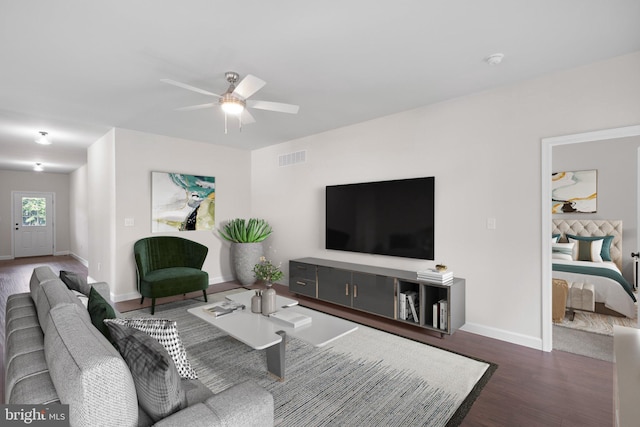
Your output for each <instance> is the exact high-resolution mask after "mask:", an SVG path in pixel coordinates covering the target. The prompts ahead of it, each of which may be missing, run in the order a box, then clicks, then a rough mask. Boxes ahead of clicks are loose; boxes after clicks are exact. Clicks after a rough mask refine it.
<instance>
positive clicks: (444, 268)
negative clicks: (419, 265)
mask: <svg viewBox="0 0 640 427" xmlns="http://www.w3.org/2000/svg"><path fill="white" fill-rule="evenodd" d="M436 270H438V272H440V273H444V272H445V271H447V266H446V265H444V264H436Z"/></svg>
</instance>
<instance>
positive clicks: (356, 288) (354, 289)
mask: <svg viewBox="0 0 640 427" xmlns="http://www.w3.org/2000/svg"><path fill="white" fill-rule="evenodd" d="M353 297H354V298H358V285H353Z"/></svg>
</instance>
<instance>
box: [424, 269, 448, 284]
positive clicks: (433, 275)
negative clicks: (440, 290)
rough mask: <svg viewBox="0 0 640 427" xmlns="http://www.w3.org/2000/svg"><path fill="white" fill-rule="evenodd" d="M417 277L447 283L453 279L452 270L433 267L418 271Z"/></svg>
mask: <svg viewBox="0 0 640 427" xmlns="http://www.w3.org/2000/svg"><path fill="white" fill-rule="evenodd" d="M418 279H420V280H428V281H430V282H437V283H447V282H450V281H452V280H453V271H440V270H437V269H435V268H429V269H427V270H421V271H418Z"/></svg>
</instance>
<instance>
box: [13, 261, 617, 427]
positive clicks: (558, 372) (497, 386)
mask: <svg viewBox="0 0 640 427" xmlns="http://www.w3.org/2000/svg"><path fill="white" fill-rule="evenodd" d="M44 264H46V265H49V266H51V268H52V269H53V270H54V271H55V272H56V273H58V272H59V271H60V270H72V271H77V272H82V273H85V274H86V268H85V267H84V266H83V265H82V264H80V263H79V262H77V261H75V260H74V259H73V258H71V257H66V256H61V257H41V258H30V259H18V260H12V261H0V312H1V313H0V314H1V315H2V317H0V323H2V327H1V328H0V334H2V337H3V339H2V340H1V341H0V346H2V348H1V349H0V350H1V351H0V357H2V355H3V354H4V310H5V304H6V298H7V296H8V295H10V294H12V293H16V292H26V291H28V288H29V277H30V275H31V271H32V269H33V267H35V266H37V265H44ZM238 286H239V285H238V284H236V283H234V282H229V283H224V284H220V285H215V286H212V289H211V290H210V291H211V292H214V291H215V292H217V291H221V290H226V289H231V288H235V287H238ZM276 287H277V291H278V293H279V294H282V295H285V296H288V290H287V288H286V287H285V286H278V285H276ZM190 296H191V295H187V297H190ZM193 296H197V293H196V294H194V295H193ZM177 298H178V299H182V298H183V297H182V296H181V297H177ZM299 300H300V303H301V304H302V305H306V306H308V307H310V308H316V309H321V310H323V311H326V312H328V313H331V314H334V315H337V316H341V317H345V318H348V319H350V320H353V321H356V322H360V323H364V324H367V325H370V326H373V327H376V328H379V329H382V330H386V331H389V332H392V333H396V334H398V335H402V336H405V337H407V338H411V339H414V340H417V341H420V342H424V343H426V344H430V345H434V346H437V347H441V348H444V349H447V350H451V351H454V352H456V353H460V354H463V355H466V356H469V357H474V358H477V359H482V360H486V361H489V362H493V363H495V364H497V365H498V369H497V370H496V371H495V373H494V374H493V376H492V377H491V379H490V380H489V382H488V383H487V385H486V386H485V388H484V389H483V390H482V393H481V394H480V396H479V397H478V399H477V400H476V401H475V403H474V404H473V407H472V408H471V410H470V411H469V414H468V415H467V416H466V418H465V419H464V421H463V423H462V425H463V426H492V427H493V426H509V427H511V426H545V427H553V426H558V427H560V426H562V427H567V426H576V427H577V426H580V427H589V426H593V427H606V426H611V425H613V398H612V395H613V365H612V364H611V363H609V362H604V361H601V360H597V359H591V358H588V357H584V356H579V355H574V354H571V353H565V352H562V351H553V352H551V353H545V352H542V351H538V350H533V349H530V348H527V347H522V346H518V345H514V344H509V343H506V342H503V341H498V340H493V339H490V338H485V337H482V336H479V335H475V334H471V333H468V332H464V331H457V332H456V333H455V334H453V335H452V336H446V337H445V338H443V339H440V338H439V336H433V335H430V334H429V333H426V332H425V331H423V330H420V329H419V328H415V327H411V326H410V325H398V324H396V323H395V322H392V321H385V320H383V319H380V318H377V317H375V316H369V315H366V314H364V313H360V312H357V311H353V310H347V309H344V308H341V307H337V306H334V305H331V304H324V303H319V302H316V301H314V300H310V299H304V298H299ZM166 301H168V299H165V300H162V301H158V304H160V303H162V302H166ZM139 302H140V301H139V300H135V301H128V302H122V303H118V309H119V310H121V311H127V310H130V309H134V308H140V304H139ZM146 304H148V301H145V305H146ZM428 362H429V361H428V360H425V363H428ZM0 375H1V376H2V377H4V369H2V374H0ZM2 379H3V380H4V378H2ZM3 383H4V381H3ZM0 394H1V396H0V397H2V400H0V401H4V391H2V392H1V393H0Z"/></svg>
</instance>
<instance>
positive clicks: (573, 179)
mask: <svg viewBox="0 0 640 427" xmlns="http://www.w3.org/2000/svg"><path fill="white" fill-rule="evenodd" d="M551 179H552V183H551V186H552V190H551V205H552V213H554V214H556V213H595V212H596V211H597V195H598V171H597V170H595V169H593V170H586V171H572V172H555V173H553V174H552V178H551Z"/></svg>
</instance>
